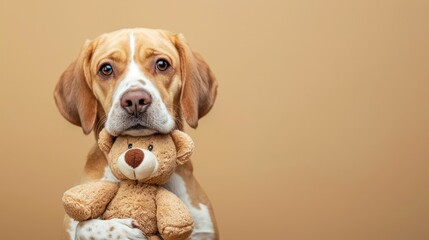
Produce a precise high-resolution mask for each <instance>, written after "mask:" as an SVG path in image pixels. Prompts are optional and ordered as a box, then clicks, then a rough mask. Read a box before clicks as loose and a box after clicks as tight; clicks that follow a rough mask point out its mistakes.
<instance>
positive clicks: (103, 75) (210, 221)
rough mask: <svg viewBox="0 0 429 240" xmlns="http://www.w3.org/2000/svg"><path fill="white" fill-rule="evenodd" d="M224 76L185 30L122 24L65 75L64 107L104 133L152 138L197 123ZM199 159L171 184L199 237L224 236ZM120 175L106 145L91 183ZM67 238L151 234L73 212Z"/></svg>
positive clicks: (128, 223)
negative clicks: (200, 176) (200, 178)
mask: <svg viewBox="0 0 429 240" xmlns="http://www.w3.org/2000/svg"><path fill="white" fill-rule="evenodd" d="M216 95H217V80H216V78H215V76H214V74H213V73H212V71H211V70H210V68H209V66H208V65H207V63H206V62H205V61H204V60H203V58H202V57H201V56H200V55H199V54H198V53H196V52H195V51H193V50H192V49H191V48H190V46H189V44H188V43H187V42H186V40H185V38H184V36H183V35H182V34H173V33H171V32H168V31H165V30H158V29H146V28H135V29H122V30H118V31H115V32H111V33H105V34H102V35H100V36H99V37H97V38H95V39H94V40H92V41H90V40H87V41H86V42H85V43H84V45H83V47H82V50H81V52H80V54H79V56H78V58H77V59H76V60H75V61H74V62H72V63H71V64H70V66H69V67H68V68H67V69H66V70H65V71H64V73H63V74H62V75H61V77H60V79H59V81H58V83H57V85H56V87H55V90H54V99H55V102H56V105H57V107H58V109H59V111H60V113H61V114H62V115H63V117H64V118H65V119H67V120H68V121H69V122H71V123H72V124H75V125H77V126H80V127H81V128H82V130H83V132H84V133H85V134H89V133H91V132H94V134H95V137H96V139H98V133H99V132H100V131H101V129H102V128H103V127H104V128H106V130H107V131H108V132H109V133H110V134H111V135H113V136H118V135H131V136H147V135H151V134H156V133H169V132H171V131H172V130H174V129H179V130H183V128H184V126H185V123H186V124H187V125H189V126H190V127H192V128H196V127H197V125H198V120H199V119H200V118H201V117H203V116H204V115H206V114H207V113H208V112H209V111H210V109H211V108H212V106H213V104H214V102H215V99H216ZM192 172H193V168H192V164H191V163H188V164H185V165H183V166H181V167H180V168H178V169H177V170H176V172H175V173H174V174H173V176H172V177H171V180H170V181H169V182H168V183H167V184H166V186H165V187H166V188H168V189H169V190H171V191H172V192H174V193H175V194H176V195H177V196H178V197H179V198H180V199H181V200H182V201H183V202H184V203H185V204H186V205H187V207H188V208H189V210H190V212H191V213H192V215H193V218H194V222H195V228H194V231H193V233H192V235H191V239H218V238H219V236H218V229H217V225H216V220H215V216H214V213H213V209H212V206H211V204H210V201H209V199H208V198H207V196H206V194H205V193H204V191H203V190H202V188H201V187H200V185H199V184H198V182H197V181H196V179H195V178H194V176H193V174H192ZM97 179H104V180H110V181H116V179H115V178H114V176H113V175H112V173H111V172H110V170H109V168H108V166H107V161H106V158H105V156H104V155H103V153H102V152H101V150H100V149H99V148H98V145H97V144H96V143H95V144H94V147H93V148H92V149H91V151H90V152H89V154H88V159H87V162H86V165H85V168H84V177H83V181H84V182H86V181H93V180H97ZM65 225H66V227H65V229H66V233H67V234H65V235H66V239H79V240H89V239H92V240H96V239H103V238H104V237H105V236H104V235H106V236H107V234H108V233H109V234H111V235H113V236H117V237H118V239H146V238H145V237H144V236H143V234H142V233H141V232H140V230H138V229H137V228H134V227H133V220H132V219H112V220H102V219H92V220H88V221H84V222H80V223H77V222H75V221H73V220H71V219H69V218H67V217H66V218H65Z"/></svg>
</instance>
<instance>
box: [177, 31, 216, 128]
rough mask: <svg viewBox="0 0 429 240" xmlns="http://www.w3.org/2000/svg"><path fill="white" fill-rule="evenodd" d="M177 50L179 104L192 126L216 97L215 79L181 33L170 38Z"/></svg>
mask: <svg viewBox="0 0 429 240" xmlns="http://www.w3.org/2000/svg"><path fill="white" fill-rule="evenodd" d="M172 41H173V43H174V44H175V46H176V49H177V51H178V52H179V57H180V71H181V74H182V92H181V96H180V104H181V108H182V111H183V116H184V117H185V119H186V122H187V123H188V124H189V126H191V127H192V128H196V127H197V126H198V119H200V118H202V117H204V115H206V114H207V113H208V112H209V111H210V109H211V108H212V107H213V104H214V102H215V99H216V94H217V81H216V78H215V76H214V74H213V72H212V71H211V70H210V68H209V66H208V65H207V63H206V62H205V61H204V59H203V58H202V57H201V56H200V55H199V54H198V53H196V52H194V51H192V50H191V48H190V47H189V45H188V43H187V42H186V40H185V38H184V36H183V35H182V34H178V35H175V36H174V37H173V39H172Z"/></svg>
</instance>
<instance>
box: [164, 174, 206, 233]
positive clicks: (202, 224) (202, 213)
mask: <svg viewBox="0 0 429 240" xmlns="http://www.w3.org/2000/svg"><path fill="white" fill-rule="evenodd" d="M165 188H167V189H168V190H170V191H172V192H173V193H174V194H176V195H177V196H178V197H179V198H180V199H181V200H182V201H183V202H184V203H185V205H186V206H187V207H188V209H189V211H190V212H191V214H192V217H193V218H194V224H195V226H194V231H193V232H192V235H191V239H198V237H197V236H196V235H197V234H198V233H212V234H214V228H213V222H212V219H211V217H210V212H209V209H208V207H207V206H206V205H204V204H202V203H200V204H199V206H198V208H196V207H194V206H193V205H192V203H191V199H190V198H189V195H188V193H187V191H186V185H185V181H183V179H182V177H180V175H178V174H176V173H174V174H173V175H172V176H171V178H170V181H169V182H168V183H167V184H166V185H165Z"/></svg>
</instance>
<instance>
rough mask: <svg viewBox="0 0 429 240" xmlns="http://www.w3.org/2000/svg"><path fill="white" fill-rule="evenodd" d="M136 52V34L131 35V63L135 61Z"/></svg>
mask: <svg viewBox="0 0 429 240" xmlns="http://www.w3.org/2000/svg"><path fill="white" fill-rule="evenodd" d="M135 50H136V40H135V39H134V33H132V32H131V33H130V53H131V54H130V55H131V61H134V53H135Z"/></svg>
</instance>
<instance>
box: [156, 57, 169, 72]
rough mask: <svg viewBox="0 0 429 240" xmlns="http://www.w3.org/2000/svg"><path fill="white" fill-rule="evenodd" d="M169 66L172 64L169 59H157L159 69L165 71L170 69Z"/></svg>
mask: <svg viewBox="0 0 429 240" xmlns="http://www.w3.org/2000/svg"><path fill="white" fill-rule="evenodd" d="M168 67H170V64H169V63H168V62H167V60H164V59H159V60H158V61H156V69H158V70H159V71H165V70H167V69H168Z"/></svg>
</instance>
